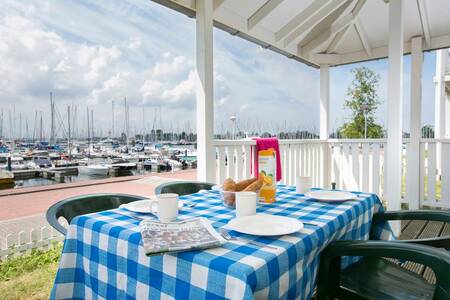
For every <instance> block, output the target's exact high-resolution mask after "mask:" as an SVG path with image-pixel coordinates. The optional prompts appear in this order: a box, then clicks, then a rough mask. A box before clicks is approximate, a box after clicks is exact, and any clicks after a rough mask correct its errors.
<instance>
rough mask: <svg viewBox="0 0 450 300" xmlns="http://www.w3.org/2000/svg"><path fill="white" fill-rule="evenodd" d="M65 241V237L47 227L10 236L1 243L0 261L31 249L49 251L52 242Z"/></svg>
mask: <svg viewBox="0 0 450 300" xmlns="http://www.w3.org/2000/svg"><path fill="white" fill-rule="evenodd" d="M63 240H64V236H62V235H61V234H60V233H59V232H58V231H56V230H55V229H53V228H49V227H47V226H44V227H42V228H39V229H31V230H29V231H20V232H19V233H17V234H8V235H7V236H6V237H5V238H3V239H2V240H1V241H0V242H1V243H0V261H1V260H4V259H6V258H8V257H11V256H15V255H21V254H24V253H26V252H29V251H31V249H49V247H50V246H51V245H52V242H54V241H63Z"/></svg>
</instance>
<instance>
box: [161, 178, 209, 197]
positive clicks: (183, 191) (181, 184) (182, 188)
mask: <svg viewBox="0 0 450 300" xmlns="http://www.w3.org/2000/svg"><path fill="white" fill-rule="evenodd" d="M213 186H214V184H213V183H208V182H196V181H174V182H168V183H163V184H161V185H158V186H157V187H156V188H155V194H156V195H159V194H165V193H175V194H178V195H180V196H183V195H189V194H195V193H197V192H198V191H200V190H210V189H211V188H212V187H213Z"/></svg>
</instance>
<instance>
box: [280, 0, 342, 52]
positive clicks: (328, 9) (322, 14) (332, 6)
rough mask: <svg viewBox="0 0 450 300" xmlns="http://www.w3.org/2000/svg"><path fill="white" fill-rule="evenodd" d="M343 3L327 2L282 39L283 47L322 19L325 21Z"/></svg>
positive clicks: (338, 0) (337, 0) (337, 1)
mask: <svg viewBox="0 0 450 300" xmlns="http://www.w3.org/2000/svg"><path fill="white" fill-rule="evenodd" d="M344 3H346V0H332V1H330V2H328V3H327V4H326V5H325V6H323V7H322V8H321V9H320V10H319V11H318V12H317V13H316V14H314V15H313V16H312V17H311V18H309V19H308V20H307V21H306V22H304V23H303V24H301V25H300V26H299V27H297V29H295V30H294V31H292V32H291V33H290V34H289V35H288V36H287V37H286V38H285V39H284V46H285V47H286V46H288V45H290V44H291V43H292V42H294V41H295V40H296V39H297V38H298V37H300V36H301V35H302V34H305V33H306V32H308V31H309V30H311V29H312V28H314V27H315V26H316V25H317V24H319V23H320V22H321V21H322V20H323V19H325V18H326V17H327V16H329V15H330V14H332V13H333V12H334V11H335V10H336V9H338V8H339V7H340V6H341V5H343V4H344Z"/></svg>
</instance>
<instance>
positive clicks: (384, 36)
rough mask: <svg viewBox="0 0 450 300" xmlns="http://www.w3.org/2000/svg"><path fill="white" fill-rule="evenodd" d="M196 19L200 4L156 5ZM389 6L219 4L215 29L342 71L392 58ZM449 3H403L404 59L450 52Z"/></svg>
mask: <svg viewBox="0 0 450 300" xmlns="http://www.w3.org/2000/svg"><path fill="white" fill-rule="evenodd" d="M153 1H155V2H158V3H161V4H163V5H165V6H168V7H170V8H173V9H176V10H178V11H181V12H183V13H186V14H188V15H191V16H194V15H195V0H153ZM386 2H388V1H384V0H301V1H300V0H214V6H215V10H214V21H215V26H216V27H219V28H222V29H224V30H226V31H229V32H230V33H232V34H236V35H238V36H241V37H243V38H246V39H249V40H252V41H253V42H256V43H258V44H260V45H262V46H263V47H268V48H271V49H273V50H275V51H278V52H280V53H282V54H284V55H286V56H288V57H291V58H294V59H297V60H301V61H304V62H306V63H308V64H312V65H315V66H317V65H319V64H322V63H329V64H331V65H340V64H346V63H352V62H358V61H365V60H371V59H377V58H382V57H386V56H387V44H388V38H389V36H388V34H389V24H388V6H389V4H388V3H386ZM449 14H450V0H403V26H404V42H405V47H404V49H405V53H408V52H409V51H410V50H409V49H410V45H409V43H410V40H411V37H413V36H418V35H420V36H423V37H424V45H423V47H424V50H432V49H439V48H447V47H450V18H449V17H448V15H449Z"/></svg>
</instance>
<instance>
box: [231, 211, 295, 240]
mask: <svg viewBox="0 0 450 300" xmlns="http://www.w3.org/2000/svg"><path fill="white" fill-rule="evenodd" d="M226 227H227V228H228V229H231V230H234V231H237V232H241V233H246V234H251V235H260V236H275V235H284V234H290V233H294V232H298V231H300V230H302V228H303V223H302V222H300V221H299V220H297V219H293V218H288V217H283V216H274V215H268V214H256V215H252V216H246V217H240V218H236V219H233V220H231V221H229V222H228V224H227V226H226Z"/></svg>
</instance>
